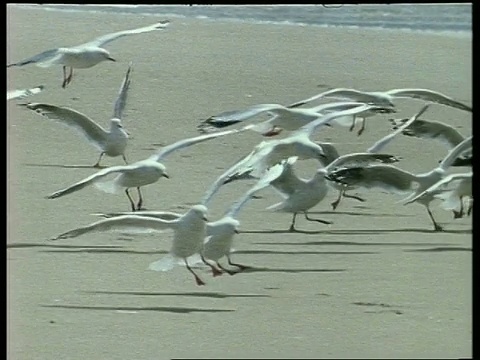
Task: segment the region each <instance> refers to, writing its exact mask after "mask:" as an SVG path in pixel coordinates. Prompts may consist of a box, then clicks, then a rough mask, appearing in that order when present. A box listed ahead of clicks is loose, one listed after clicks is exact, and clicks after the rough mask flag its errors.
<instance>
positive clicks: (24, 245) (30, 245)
mask: <svg viewBox="0 0 480 360" xmlns="http://www.w3.org/2000/svg"><path fill="white" fill-rule="evenodd" d="M35 247H46V248H55V249H71V250H73V251H75V250H77V249H80V250H93V251H95V250H98V251H109V250H110V251H114V252H115V251H119V250H118V249H121V248H123V245H83V246H82V245H61V244H52V243H45V244H42V243H12V244H7V249H25V248H27V249H28V248H35ZM60 251H62V250H60Z"/></svg>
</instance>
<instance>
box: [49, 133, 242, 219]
mask: <svg viewBox="0 0 480 360" xmlns="http://www.w3.org/2000/svg"><path fill="white" fill-rule="evenodd" d="M236 132H238V130H226V131H223V132H218V133H213V134H206V135H201V136H196V137H193V138H187V139H183V140H179V141H177V142H175V143H173V144H170V145H167V146H165V147H163V148H162V149H161V150H160V151H158V152H156V153H155V154H153V155H151V156H150V157H148V158H147V159H144V160H140V161H137V162H135V163H132V164H129V165H120V166H112V167H109V168H106V169H102V170H100V171H98V172H96V173H95V174H93V175H90V176H88V177H86V178H85V179H82V180H80V181H79V182H77V183H75V184H73V185H71V186H69V187H67V188H65V189H63V190H59V191H56V192H54V193H53V194H51V195H49V196H47V199H56V198H59V197H62V196H65V195H68V194H71V193H73V192H76V191H78V190H81V189H83V188H85V187H86V186H88V185H91V184H95V186H96V187H97V188H99V189H100V190H102V191H104V192H108V193H116V192H118V191H119V190H120V189H122V188H124V189H125V194H126V195H127V197H128V200H129V201H130V205H131V209H132V211H136V210H140V209H142V204H143V198H142V193H141V192H140V188H141V187H142V186H146V185H149V184H153V183H155V182H157V181H158V180H159V179H160V178H161V177H165V178H169V176H168V174H167V173H166V167H165V165H163V164H162V163H161V162H160V161H162V160H163V159H164V158H165V157H166V156H168V155H169V154H171V153H172V152H174V151H176V150H179V149H182V148H185V147H188V146H191V145H194V144H198V143H201V142H203V141H206V140H210V139H214V138H217V137H220V136H223V135H227V134H232V133H236ZM112 174H114V175H116V176H115V177H114V178H113V179H112V180H109V181H105V180H104V178H105V177H106V176H107V175H112ZM133 187H136V188H137V191H138V196H139V200H138V204H137V206H135V203H134V202H133V200H132V198H131V196H130V193H129V189H130V188H133Z"/></svg>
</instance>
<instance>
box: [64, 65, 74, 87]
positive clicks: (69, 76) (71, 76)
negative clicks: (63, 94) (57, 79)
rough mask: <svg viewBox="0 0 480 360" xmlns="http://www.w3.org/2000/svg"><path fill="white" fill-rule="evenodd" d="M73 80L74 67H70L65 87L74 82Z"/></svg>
mask: <svg viewBox="0 0 480 360" xmlns="http://www.w3.org/2000/svg"><path fill="white" fill-rule="evenodd" d="M72 78H73V67H70V74H68V78H67V83H66V84H65V86H67V85H68V84H70V82H71V81H72Z"/></svg>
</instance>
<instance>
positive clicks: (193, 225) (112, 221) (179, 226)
mask: <svg viewBox="0 0 480 360" xmlns="http://www.w3.org/2000/svg"><path fill="white" fill-rule="evenodd" d="M207 221H208V220H207V208H206V207H205V206H203V205H195V206H192V207H191V208H190V210H188V211H187V212H186V213H185V214H183V215H181V216H180V217H179V218H178V219H174V220H163V219H158V218H154V217H150V216H139V215H122V216H116V217H113V218H109V219H103V220H100V221H97V222H95V223H92V224H89V225H87V226H83V227H79V228H76V229H73V230H70V231H67V232H65V233H63V234H61V235H59V236H57V237H55V238H53V239H52V240H59V239H68V238H74V237H77V236H80V235H84V234H89V233H92V232H102V231H125V230H127V231H128V230H133V231H138V230H140V231H164V230H166V229H172V230H173V242H172V247H171V249H170V251H169V253H168V254H167V255H166V256H164V257H163V258H162V259H160V260H158V261H155V262H153V263H151V264H150V265H149V269H150V270H155V271H168V270H171V269H172V268H173V267H174V266H175V265H177V264H179V263H182V264H184V265H185V266H186V268H187V270H188V271H190V272H191V273H192V274H193V276H194V277H195V281H196V283H197V285H205V282H204V281H203V280H202V279H201V278H200V277H199V276H198V275H197V274H196V273H195V272H194V271H193V270H192V268H191V267H190V265H189V263H188V261H187V258H188V257H189V256H191V255H193V254H196V253H198V252H200V251H202V247H203V241H204V239H205V234H206V222H207Z"/></svg>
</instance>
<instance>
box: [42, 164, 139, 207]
mask: <svg viewBox="0 0 480 360" xmlns="http://www.w3.org/2000/svg"><path fill="white" fill-rule="evenodd" d="M137 168H138V165H137V164H136V163H134V164H130V165H120V166H111V167H109V168H106V169H102V170H100V171H98V172H96V173H95V174H93V175H90V176H88V177H86V178H85V179H82V180H80V181H79V182H77V183H75V184H73V185H71V186H69V187H67V188H65V189H63V190H59V191H56V192H54V193H53V194H51V195H49V196H47V199H56V198H58V197H61V196H64V195H68V194H71V193H73V192H75V191H78V190H81V189H83V188H84V187H86V186H88V185H90V184H93V183H94V182H96V181H98V180H100V179H102V178H104V177H105V176H107V175H110V174H114V173H126V172H131V171H135V170H137Z"/></svg>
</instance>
